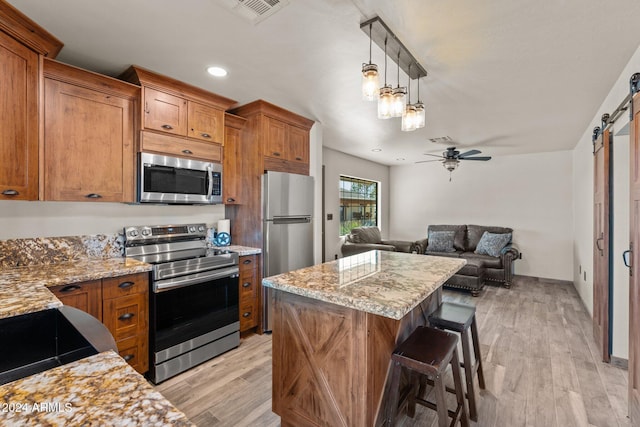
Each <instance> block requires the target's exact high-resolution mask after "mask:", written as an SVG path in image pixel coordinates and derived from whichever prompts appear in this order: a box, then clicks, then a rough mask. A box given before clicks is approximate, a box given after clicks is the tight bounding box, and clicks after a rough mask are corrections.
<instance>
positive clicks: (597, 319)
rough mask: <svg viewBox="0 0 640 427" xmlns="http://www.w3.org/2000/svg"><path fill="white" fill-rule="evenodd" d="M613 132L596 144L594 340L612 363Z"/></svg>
mask: <svg viewBox="0 0 640 427" xmlns="http://www.w3.org/2000/svg"><path fill="white" fill-rule="evenodd" d="M610 148H611V132H610V130H608V129H607V130H605V131H603V132H601V133H599V135H598V136H597V138H596V139H595V140H594V153H593V155H594V173H593V175H594V187H593V239H594V241H593V337H594V338H595V340H596V343H597V345H598V349H599V351H600V356H601V357H602V360H603V361H605V362H609V359H610V353H609V159H610V153H611V152H610Z"/></svg>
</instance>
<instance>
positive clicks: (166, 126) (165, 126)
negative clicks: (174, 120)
mask: <svg viewBox="0 0 640 427" xmlns="http://www.w3.org/2000/svg"><path fill="white" fill-rule="evenodd" d="M162 129H166V130H171V129H173V126H171V125H162Z"/></svg>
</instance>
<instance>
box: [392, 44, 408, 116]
mask: <svg viewBox="0 0 640 427" xmlns="http://www.w3.org/2000/svg"><path fill="white" fill-rule="evenodd" d="M406 95H407V88H406V87H400V51H399V50H398V86H397V87H396V88H395V89H394V90H393V105H392V106H391V117H402V113H403V112H404V104H405V100H406Z"/></svg>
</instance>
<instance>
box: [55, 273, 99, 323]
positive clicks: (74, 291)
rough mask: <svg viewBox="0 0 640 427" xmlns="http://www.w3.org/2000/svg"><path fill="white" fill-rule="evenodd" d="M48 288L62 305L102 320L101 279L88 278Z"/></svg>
mask: <svg viewBox="0 0 640 427" xmlns="http://www.w3.org/2000/svg"><path fill="white" fill-rule="evenodd" d="M49 290H50V291H51V292H53V294H54V295H55V296H56V297H57V298H58V299H59V300H60V301H62V303H63V304H64V305H68V306H70V307H75V308H77V309H80V310H82V311H84V312H85V313H89V314H90V315H92V316H93V317H95V318H96V319H98V320H100V321H102V281H100V280H90V281H87V282H78V283H71V284H68V285H60V286H53V287H51V288H49Z"/></svg>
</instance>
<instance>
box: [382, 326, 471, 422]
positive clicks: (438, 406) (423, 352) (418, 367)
mask: <svg viewBox="0 0 640 427" xmlns="http://www.w3.org/2000/svg"><path fill="white" fill-rule="evenodd" d="M391 362H392V371H391V390H390V393H391V394H390V396H389V401H388V405H389V406H388V407H387V420H386V421H387V425H389V426H393V425H395V422H396V416H397V412H398V404H399V400H400V378H401V377H402V368H406V369H409V370H410V371H411V376H410V377H411V379H412V381H411V383H410V385H409V394H408V402H409V407H408V410H407V412H408V415H409V416H410V417H413V416H414V414H415V404H416V403H418V404H421V405H423V406H426V407H428V408H430V409H433V410H435V411H437V413H438V426H440V427H446V426H449V425H451V426H453V425H455V424H456V423H457V422H458V421H460V424H461V425H462V427H468V426H469V419H468V418H467V411H466V409H465V402H464V394H463V390H462V378H461V376H460V362H459V359H458V337H457V336H456V335H455V334H452V333H449V332H446V331H441V330H438V329H434V328H429V327H425V326H420V327H418V328H416V330H415V331H413V333H412V334H411V335H409V338H407V339H406V340H405V341H404V342H403V343H402V344H400V345H399V346H398V347H397V348H396V349H395V350H394V352H393V355H392V356H391ZM449 364H450V365H451V371H452V373H453V382H454V385H455V393H456V402H457V406H456V410H455V411H449V410H448V409H447V406H446V400H445V395H446V390H445V385H444V378H443V377H444V374H445V371H446V369H447V365H449ZM418 377H426V378H427V379H429V380H431V381H433V384H434V387H435V392H436V403H435V404H434V403H433V402H429V401H427V400H423V399H422V398H421V397H420V396H417V394H418ZM403 394H404V393H403ZM403 406H404V403H403ZM449 417H451V418H452V421H451V424H449Z"/></svg>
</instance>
